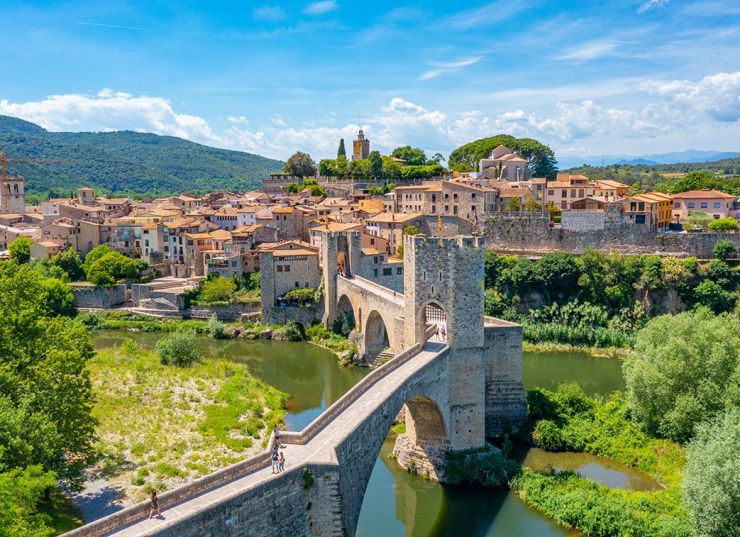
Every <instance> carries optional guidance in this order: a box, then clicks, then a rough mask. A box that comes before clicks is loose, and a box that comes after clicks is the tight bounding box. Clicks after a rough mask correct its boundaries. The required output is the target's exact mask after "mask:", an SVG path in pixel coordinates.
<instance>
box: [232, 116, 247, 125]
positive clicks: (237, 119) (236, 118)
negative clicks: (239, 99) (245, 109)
mask: <svg viewBox="0 0 740 537" xmlns="http://www.w3.org/2000/svg"><path fill="white" fill-rule="evenodd" d="M226 119H227V120H228V122H229V123H237V124H245V123H249V119H247V118H246V116H229V117H227V118H226Z"/></svg>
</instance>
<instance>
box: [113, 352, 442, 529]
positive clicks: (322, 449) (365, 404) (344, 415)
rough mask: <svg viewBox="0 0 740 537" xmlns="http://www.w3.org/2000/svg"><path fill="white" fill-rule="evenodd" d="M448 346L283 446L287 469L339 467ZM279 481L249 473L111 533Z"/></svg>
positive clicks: (187, 513)
mask: <svg viewBox="0 0 740 537" xmlns="http://www.w3.org/2000/svg"><path fill="white" fill-rule="evenodd" d="M445 348H446V346H445V345H444V344H443V343H439V342H431V341H430V342H427V343H426V345H425V346H424V348H423V349H422V350H421V351H420V352H419V353H418V354H416V355H415V356H413V357H412V358H410V359H409V360H408V361H407V362H405V363H404V364H402V365H400V366H398V368H396V369H395V370H393V371H391V372H389V373H388V374H387V375H385V376H384V377H382V378H381V379H380V380H378V381H377V382H376V383H375V384H374V385H372V386H371V387H370V388H368V390H367V391H365V392H364V393H363V394H362V395H360V396H358V398H357V399H356V400H355V401H354V402H353V403H352V404H351V405H349V406H348V407H347V408H346V409H345V410H343V411H342V412H341V413H340V414H338V415H337V417H336V418H334V419H333V420H332V421H330V422H329V423H328V424H327V425H326V426H325V427H324V428H323V429H321V430H320V431H319V432H318V433H317V434H316V436H314V437H313V438H312V439H311V440H309V441H308V442H307V443H306V444H305V445H297V444H283V446H284V449H283V453H284V454H285V461H286V462H285V469H286V471H290V470H291V468H296V467H300V466H302V465H304V464H306V463H318V464H337V461H336V458H335V454H334V446H337V445H339V444H340V443H341V441H342V440H343V439H344V438H345V437H346V436H347V435H348V434H349V433H350V432H351V431H352V430H353V429H354V428H355V427H356V426H357V424H358V423H362V422H363V421H364V420H365V419H367V418H368V417H369V416H370V415H371V414H372V413H373V412H375V411H376V410H377V409H378V408H379V407H380V406H381V404H382V403H383V402H384V401H385V400H386V399H387V398H388V397H390V396H391V395H392V394H393V393H394V392H395V391H396V390H397V389H399V388H400V387H401V386H402V385H403V384H404V383H405V382H406V381H407V380H409V379H410V378H412V377H413V376H414V375H415V374H416V373H417V372H418V371H420V370H421V369H423V368H424V367H426V366H427V365H428V364H430V363H431V362H433V361H434V360H435V359H436V358H437V357H438V356H439V355H440V353H442V351H444V349H445ZM273 478H275V476H274V475H273V474H272V471H271V468H270V467H269V466H267V467H265V468H262V469H260V470H258V471H255V472H252V473H249V474H246V475H244V476H242V477H239V478H237V479H235V480H233V481H231V482H229V483H227V484H225V485H222V486H220V487H218V488H215V489H212V490H209V491H206V492H204V493H201V494H198V495H196V496H193V497H191V498H188V499H187V500H185V501H183V502H180V503H178V504H175V505H173V506H171V507H168V508H166V509H164V510H163V511H162V514H161V516H160V517H158V518H152V519H143V520H140V521H138V522H136V523H133V524H130V525H129V526H127V527H125V528H122V529H119V530H115V531H112V532H109V533H107V534H106V535H107V536H109V537H113V536H115V537H142V536H147V535H154V534H156V533H158V532H160V531H162V530H163V529H165V528H167V527H171V526H174V525H177V524H180V523H182V522H183V521H185V520H187V519H188V518H189V517H191V516H192V515H193V514H194V513H197V512H199V511H202V510H208V509H209V508H211V507H215V506H217V505H218V504H220V503H222V502H224V501H227V500H228V499H230V498H231V497H234V496H238V495H239V494H241V493H242V492H243V491H244V490H245V489H248V488H251V487H256V486H259V485H260V484H261V483H263V482H266V481H269V480H270V479H273Z"/></svg>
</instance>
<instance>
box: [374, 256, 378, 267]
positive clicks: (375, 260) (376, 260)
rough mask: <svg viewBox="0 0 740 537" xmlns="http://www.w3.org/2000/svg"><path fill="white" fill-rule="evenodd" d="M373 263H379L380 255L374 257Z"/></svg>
mask: <svg viewBox="0 0 740 537" xmlns="http://www.w3.org/2000/svg"><path fill="white" fill-rule="evenodd" d="M373 263H375V264H376V265H377V264H378V256H377V255H376V256H375V257H373Z"/></svg>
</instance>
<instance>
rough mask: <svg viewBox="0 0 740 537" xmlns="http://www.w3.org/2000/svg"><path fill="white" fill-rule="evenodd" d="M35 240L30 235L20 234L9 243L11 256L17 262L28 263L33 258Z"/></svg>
mask: <svg viewBox="0 0 740 537" xmlns="http://www.w3.org/2000/svg"><path fill="white" fill-rule="evenodd" d="M32 244H33V241H32V240H31V239H29V238H28V237H23V236H18V237H16V238H15V239H14V240H13V242H11V243H10V244H9V245H8V250H9V251H10V258H11V259H12V260H13V261H15V262H16V263H28V261H30V259H31V245H32Z"/></svg>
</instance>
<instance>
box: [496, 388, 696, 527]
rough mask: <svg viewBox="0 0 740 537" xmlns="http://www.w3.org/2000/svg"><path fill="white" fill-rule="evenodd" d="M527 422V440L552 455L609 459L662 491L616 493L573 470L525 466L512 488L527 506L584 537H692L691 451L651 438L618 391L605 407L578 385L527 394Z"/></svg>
mask: <svg viewBox="0 0 740 537" xmlns="http://www.w3.org/2000/svg"><path fill="white" fill-rule="evenodd" d="M528 403H529V412H530V414H529V421H528V424H527V427H526V428H525V430H524V431H522V434H523V435H524V437H525V438H526V439H527V440H528V441H529V442H531V443H532V444H533V445H535V446H537V447H540V448H542V449H545V450H548V451H577V452H586V453H591V454H594V455H599V456H602V457H607V458H609V459H612V460H614V461H617V462H620V463H622V464H625V465H627V466H631V467H633V468H637V469H639V470H642V471H644V472H646V473H648V474H650V475H651V476H652V477H653V478H655V479H657V480H658V481H659V482H660V483H661V484H662V485H663V488H661V489H660V490H657V491H653V492H648V491H631V490H621V489H611V488H609V487H606V486H603V485H600V484H598V483H595V482H594V481H591V480H589V479H585V478H583V477H580V476H578V475H577V474H575V473H572V472H542V471H535V470H531V469H528V468H523V469H522V470H521V472H519V473H518V474H517V475H516V476H515V477H514V478H513V479H512V480H511V481H510V486H511V488H512V490H514V492H515V493H516V494H517V495H518V496H519V497H520V498H521V499H522V500H524V501H525V502H526V503H527V504H528V505H530V506H532V507H534V508H536V509H538V510H540V511H542V512H544V513H545V514H547V515H548V516H550V517H551V518H553V519H554V520H556V521H557V522H558V523H560V524H562V525H564V526H567V527H570V528H575V529H578V530H579V531H580V532H581V533H582V534H583V535H595V536H607V535H657V536H666V537H667V536H689V535H692V534H693V532H692V530H691V527H690V525H689V521H688V513H687V511H686V509H685V508H684V507H683V506H682V504H681V474H682V469H683V466H684V464H685V451H684V449H683V447H681V446H680V445H679V444H676V443H673V442H670V441H667V440H660V439H656V438H652V437H650V436H648V435H647V434H645V433H644V432H643V431H642V430H641V429H640V427H639V426H638V425H637V424H636V423H635V422H634V421H632V420H631V419H630V417H629V411H628V407H627V402H626V400H625V398H624V396H623V394H621V393H620V392H615V393H614V394H612V396H611V397H610V398H609V399H607V400H606V401H599V400H596V399H594V398H591V397H589V396H587V395H586V394H585V393H584V392H583V391H582V390H581V389H580V388H579V387H578V386H575V385H565V386H561V387H560V388H559V389H558V390H557V391H556V392H551V391H548V390H544V389H535V390H532V391H530V392H529V393H528Z"/></svg>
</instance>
